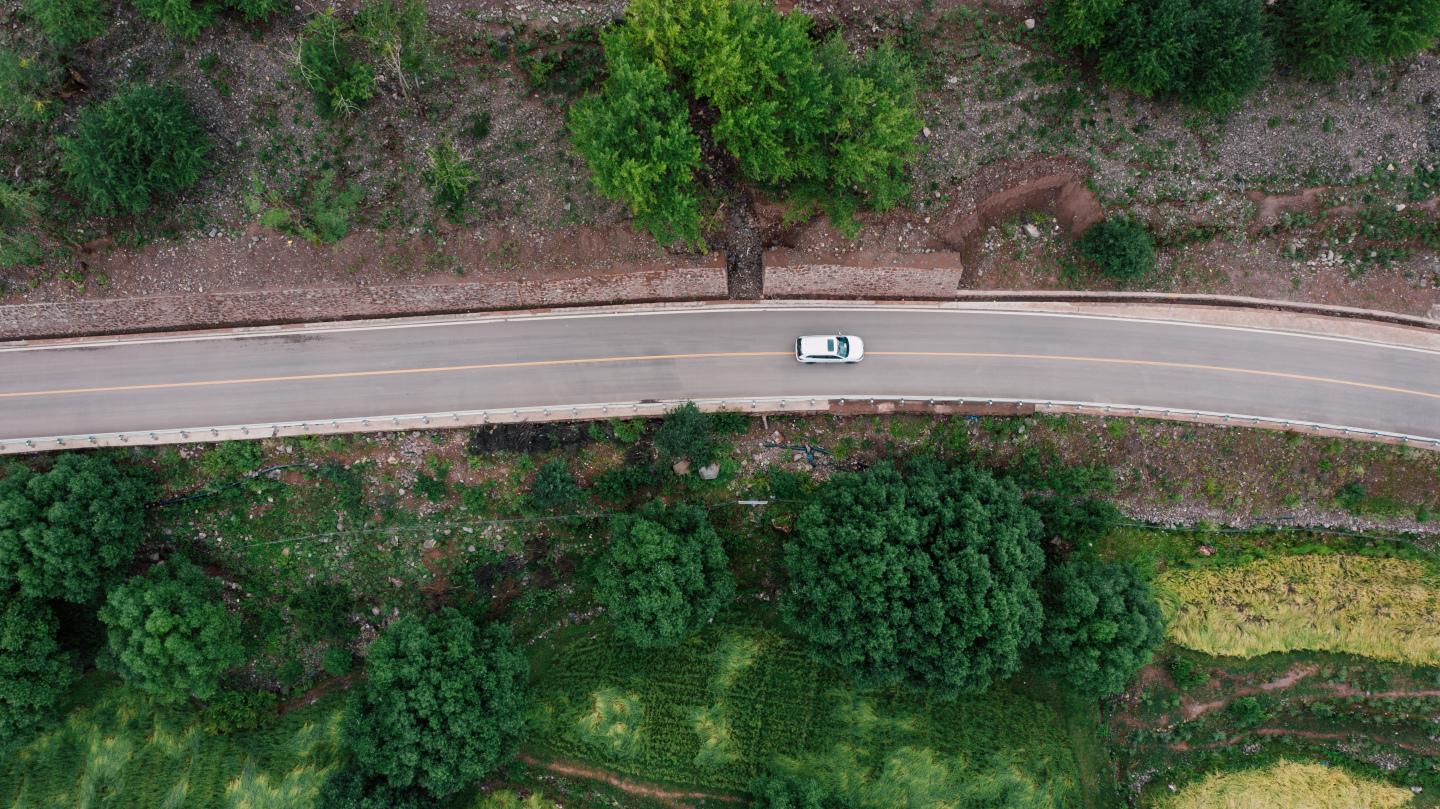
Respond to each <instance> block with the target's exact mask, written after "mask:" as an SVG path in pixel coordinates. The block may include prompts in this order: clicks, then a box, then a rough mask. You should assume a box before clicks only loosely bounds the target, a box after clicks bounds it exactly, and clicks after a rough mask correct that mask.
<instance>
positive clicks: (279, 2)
mask: <svg viewBox="0 0 1440 809" xmlns="http://www.w3.org/2000/svg"><path fill="white" fill-rule="evenodd" d="M225 5H227V6H229V7H230V8H233V9H235V10H236V11H238V12H240V16H242V17H244V18H245V19H246V20H247V21H249V22H258V21H260V20H263V19H265V18H267V17H269V16H270V15H271V14H275V13H277V12H280V11H283V10H284V9H285V3H284V1H283V0H225Z"/></svg>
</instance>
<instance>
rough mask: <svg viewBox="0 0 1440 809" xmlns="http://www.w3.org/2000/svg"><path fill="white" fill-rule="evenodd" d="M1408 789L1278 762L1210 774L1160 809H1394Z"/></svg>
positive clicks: (1312, 766) (1320, 767) (1403, 801)
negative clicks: (1263, 766)
mask: <svg viewBox="0 0 1440 809" xmlns="http://www.w3.org/2000/svg"><path fill="white" fill-rule="evenodd" d="M1411 797H1412V796H1411V794H1410V790H1408V789H1401V788H1400V787H1394V786H1390V785H1388V784H1382V783H1379V782H1377V781H1371V780H1368V779H1365V778H1357V777H1356V776H1353V775H1351V774H1350V773H1348V772H1346V771H1345V770H1342V769H1338V768H1334V767H1326V766H1323V765H1320V764H1298V763H1295V762H1292V761H1285V760H1281V761H1277V762H1276V763H1275V764H1273V765H1271V766H1269V767H1266V768H1263V769H1252V770H1242V771H1239V772H1220V773H1214V774H1212V775H1210V776H1207V777H1206V778H1204V779H1202V780H1200V781H1196V782H1194V783H1192V784H1189V785H1188V786H1186V787H1185V788H1184V789H1182V790H1180V792H1179V793H1178V794H1176V795H1175V797H1174V798H1173V799H1171V800H1169V801H1165V802H1164V803H1162V804H1161V806H1163V807H1164V809H1214V808H1215V807H1226V809H1355V808H1356V807H1364V809H1395V807H1401V806H1407V805H1409V804H1410V800H1411Z"/></svg>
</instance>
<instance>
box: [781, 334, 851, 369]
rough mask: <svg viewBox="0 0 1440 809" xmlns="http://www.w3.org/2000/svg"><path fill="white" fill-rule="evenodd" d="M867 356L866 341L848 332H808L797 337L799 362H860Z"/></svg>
mask: <svg viewBox="0 0 1440 809" xmlns="http://www.w3.org/2000/svg"><path fill="white" fill-rule="evenodd" d="M864 358H865V341H864V340H861V339H860V338H859V337H855V336H853V335H848V334H808V335H806V336H804V337H798V338H796V339H795V359H796V360H797V361H799V362H806V363H812V362H859V361H860V360H862V359H864Z"/></svg>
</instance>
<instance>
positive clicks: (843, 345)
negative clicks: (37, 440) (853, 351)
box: [835, 337, 850, 357]
mask: <svg viewBox="0 0 1440 809" xmlns="http://www.w3.org/2000/svg"><path fill="white" fill-rule="evenodd" d="M835 342H837V343H839V344H840V349H839V350H838V351H836V352H835V353H836V354H837V355H839V356H841V357H848V356H850V341H849V340H846V339H845V338H844V337H839V338H836V340H835Z"/></svg>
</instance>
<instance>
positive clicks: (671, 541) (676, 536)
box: [595, 502, 735, 646]
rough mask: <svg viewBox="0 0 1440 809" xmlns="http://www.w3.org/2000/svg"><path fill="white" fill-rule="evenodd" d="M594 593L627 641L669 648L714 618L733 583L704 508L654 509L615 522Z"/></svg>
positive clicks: (732, 592)
mask: <svg viewBox="0 0 1440 809" xmlns="http://www.w3.org/2000/svg"><path fill="white" fill-rule="evenodd" d="M595 590H596V595H597V597H598V598H599V600H600V603H602V604H604V605H605V609H606V610H607V611H608V612H609V614H610V616H611V618H613V619H614V621H615V624H616V626H617V627H618V628H619V630H620V633H621V634H623V635H624V636H625V637H627V638H629V639H630V640H632V641H634V642H635V643H636V644H638V645H640V646H670V645H674V644H676V643H679V642H680V641H682V640H684V639H685V638H687V637H689V636H690V635H691V634H693V633H694V632H695V631H696V630H697V629H699V628H700V627H701V626H703V625H704V624H705V623H707V622H708V621H709V620H710V619H711V618H713V617H715V614H716V613H717V612H719V611H720V609H721V608H723V607H724V606H725V605H726V604H727V603H729V602H730V600H731V599H732V598H734V595H735V581H734V578H733V577H732V576H731V574H730V563H729V559H728V558H727V557H726V556H725V548H724V544H723V543H722V542H721V540H720V535H719V534H717V533H716V532H715V529H714V527H712V526H711V525H710V520H709V518H708V517H707V516H706V514H705V510H704V509H703V508H700V507H698V506H691V505H678V504H677V505H672V506H670V507H668V508H667V507H665V506H664V505H663V504H661V503H659V502H652V503H649V504H647V505H645V506H644V507H643V508H642V509H641V510H640V511H639V513H636V514H621V515H618V516H616V517H615V518H614V519H613V520H612V522H611V524H610V546H609V547H608V548H606V550H605V553H604V555H603V556H602V557H601V559H600V565H599V567H598V568H597V569H596V571H595Z"/></svg>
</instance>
